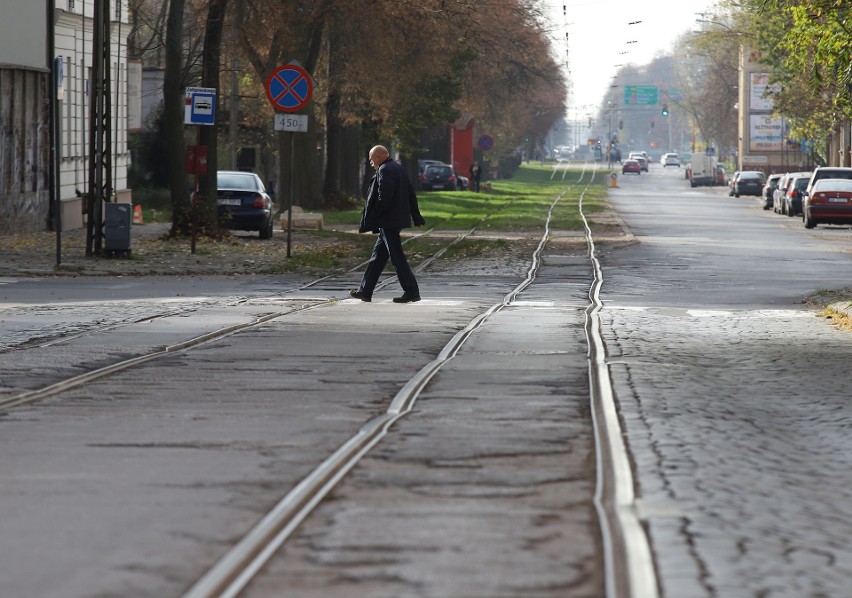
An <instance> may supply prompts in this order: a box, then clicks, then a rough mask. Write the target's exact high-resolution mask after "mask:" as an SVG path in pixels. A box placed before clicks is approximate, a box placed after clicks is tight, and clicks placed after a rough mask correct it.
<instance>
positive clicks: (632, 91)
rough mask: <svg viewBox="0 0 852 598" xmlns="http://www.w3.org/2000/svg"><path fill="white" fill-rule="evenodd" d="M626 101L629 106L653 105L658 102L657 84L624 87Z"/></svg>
mask: <svg viewBox="0 0 852 598" xmlns="http://www.w3.org/2000/svg"><path fill="white" fill-rule="evenodd" d="M624 103H625V104H626V105H628V106H653V105H654V104H656V103H657V86H656V85H627V86H625V87H624Z"/></svg>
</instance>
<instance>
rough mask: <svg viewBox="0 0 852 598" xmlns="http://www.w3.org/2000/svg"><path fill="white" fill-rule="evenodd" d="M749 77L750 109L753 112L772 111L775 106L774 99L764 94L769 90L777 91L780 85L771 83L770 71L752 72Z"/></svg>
mask: <svg viewBox="0 0 852 598" xmlns="http://www.w3.org/2000/svg"><path fill="white" fill-rule="evenodd" d="M749 78H750V85H749V101H748V105H749V110H751V111H752V112H756V111H757V112H771V111H772V109H773V107H774V106H773V102H772V99H771V98H765V97H763V96H764V94H765V93H766V91H767V90H769V91H775V90H777V89H778V86H777V85H770V84H769V73H751V74H750V75H749Z"/></svg>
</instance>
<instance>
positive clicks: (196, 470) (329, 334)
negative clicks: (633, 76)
mask: <svg viewBox="0 0 852 598" xmlns="http://www.w3.org/2000/svg"><path fill="white" fill-rule="evenodd" d="M610 197H611V201H612V202H613V204H614V205H615V206H616V208H617V209H618V211H619V213H620V215H621V217H622V218H623V220H624V221H625V222H626V223H627V224H628V225H629V227H630V228H631V230H632V232H633V233H634V234H635V236H636V239H637V242H635V243H632V244H630V245H629V246H626V247H621V248H617V247H616V246H607V245H602V246H601V247H600V248H599V250H600V252H601V253H602V257H601V260H602V262H603V271H604V286H603V291H602V298H603V300H604V302H605V309H604V310H603V311H602V312H601V317H602V321H603V323H604V330H603V333H604V337H605V340H606V343H607V349H608V354H609V364H610V368H611V372H612V379H613V384H614V387H615V391H616V394H617V397H616V398H617V400H618V405H619V408H620V416H621V420H622V425H623V429H624V433H625V438H626V440H627V443H628V448H629V450H630V455H631V459H632V463H633V465H634V469H635V475H636V485H637V488H636V494H637V499H638V500H637V504H636V508H637V509H638V512H639V514H640V516H641V518H642V520H643V521H644V522H645V523H646V525H647V529H648V530H649V534H650V540H651V548H652V550H653V553H654V557H655V559H656V566H657V573H658V575H659V583H660V588H661V590H662V595H664V596H668V597H678V598H681V597H691V596H713V597H715V596H719V597H728V596H737V597H739V596H773V597H774V596H791V597H792V596H796V597H800V596H823V595H824V596H843V595H846V589H847V588H848V587H849V586H850V581H852V564H850V560H852V554H850V551H849V549H848V548H847V544H848V542H847V538H848V537H849V535H850V532H852V529H850V527H852V525H850V523H849V522H850V521H852V512H850V510H852V509H850V507H849V505H850V504H852V501H850V500H849V499H850V496H849V495H850V493H852V490H850V488H852V484H850V483H849V482H850V479H849V478H850V474H849V471H850V467H849V465H850V463H849V460H850V459H849V455H850V454H852V452H851V451H850V450H849V449H850V441H849V439H848V427H849V422H850V421H852V418H850V415H852V414H850V408H849V406H848V396H849V395H850V392H849V389H848V379H849V366H848V364H849V363H850V356H852V342H850V336H849V333H843V332H840V331H837V330H835V329H834V328H832V327H831V325H830V324H829V323H828V322H827V321H825V320H821V319H819V318H817V317H816V316H815V311H814V310H813V309H812V308H810V307H808V306H806V305H804V304H803V303H802V299H803V298H804V297H805V296H807V295H809V294H811V293H812V292H814V291H817V290H820V289H829V288H834V287H843V286H849V281H850V280H852V276H850V274H852V265H850V264H852V260H850V256H852V253H850V251H852V231H850V229H849V228H848V227H844V228H834V229H830V228H827V227H819V228H817V229H816V230H814V231H806V230H805V229H804V228H803V227H801V224H800V222H799V221H798V220H795V219H788V218H786V217H782V216H778V215H774V214H772V213H771V212H763V211H762V210H761V209H760V207H759V204H758V202H757V201H755V200H753V199H751V198H739V199H734V198H729V197H727V195H725V194H724V192H723V191H722V190H719V189H690V188H689V185H688V183H687V182H686V181H685V180H684V179H683V174H682V170H680V169H672V168H670V169H668V170H664V169H662V168H661V167H659V166H658V165H652V167H651V172H650V173H648V174H647V175H646V174H643V175H641V176H639V177H632V176H628V177H619V188H618V189H613V190H612V191H611V193H610ZM542 261H543V263H542V267H541V270H540V272H539V275H538V277H537V279H536V281H535V282H534V284H533V285H531V286H530V287H529V288H528V289H526V290H525V291H524V292H523V293H522V294H521V295H520V296H519V297H518V301H517V302H516V303H515V304H514V305H512V306H511V307H507V308H506V309H504V310H502V311H500V312H498V313H497V314H496V315H495V316H494V317H492V318H491V319H489V320H488V322H487V323H486V324H485V325H483V326H482V327H481V328H480V329H478V330H477V332H476V333H475V334H474V335H472V336H471V338H470V339H469V341H468V342H467V343H465V345H463V346H462V348H461V350H460V351H459V352H458V354H457V355H455V356H454V357H453V358H452V359H450V360H449V361H448V362H447V364H446V365H445V366H444V367H443V368H442V369H441V370H440V372H439V373H438V374H437V375H436V376H435V377H434V378H433V379H432V381H431V382H430V384H429V385H428V386H427V387H426V388H425V389H424V391H423V393H422V395H421V396H420V397H419V398H418V402H417V404H416V406H415V409H414V411H412V413H410V414H409V415H408V416H406V417H405V418H403V419H401V420H400V421H398V422H397V423H396V424H395V425H394V426H393V428H392V430H391V433H390V434H389V435H388V436H387V437H386V438H385V439H384V440H383V441H382V443H381V444H380V445H379V446H378V447H377V448H376V449H375V450H374V451H373V452H372V453H370V454H369V455H368V456H367V457H366V458H364V459H363V460H362V461H361V462H359V463H358V465H357V466H356V467H355V469H353V471H352V473H351V475H350V476H349V477H348V478H347V479H346V480H344V481H343V482H342V483H341V484H340V485H339V486H337V487H336V488H335V490H334V491H333V493H332V495H331V496H330V497H329V498H328V499H326V500H325V501H324V502H323V503H321V504H320V506H319V508H318V509H317V510H316V511H315V512H314V514H313V515H312V516H311V517H309V518H308V519H307V520H306V521H305V522H304V524H303V525H302V526H301V527H300V528H299V530H298V531H297V533H296V534H295V535H294V536H293V538H292V539H291V540H290V541H289V542H288V543H287V544H286V545H285V546H284V548H283V550H282V551H280V552H279V553H278V554H276V555H275V556H274V557H273V558H272V560H271V561H270V562H269V564H268V565H267V567H266V568H265V569H264V571H263V572H262V573H261V575H260V576H259V577H258V578H257V579H256V580H255V581H254V582H252V584H251V585H250V586H249V587H248V589H247V590H246V592H245V593H244V595H245V596H250V597H257V598H266V597H271V596H276V597H278V596H299V597H303V596H322V597H324V598H325V597H329V596H347V597H348V596H353V595H359V596H370V597H378V596H436V597H437V596H441V597H445V596H507V597H508V596H540V597H544V596H548V597H549V596H560V597H561V596H571V597H572V598H573V597H589V598H593V597H599V596H602V595H603V594H604V589H603V583H604V582H603V567H602V560H601V553H602V547H601V532H600V529H599V527H598V523H597V520H596V517H595V510H594V508H593V507H592V495H593V493H594V486H595V481H594V478H595V471H594V467H595V461H594V457H595V449H594V438H593V433H592V424H591V420H590V412H589V396H588V393H589V388H588V376H587V360H586V346H585V340H584V336H583V323H584V315H583V310H584V308H585V307H586V306H587V305H588V302H589V300H588V297H587V291H588V287H589V283H590V280H591V273H590V268H589V262H588V259H587V257H586V256H585V255H584V252H583V248H582V247H579V246H578V245H577V244H566V245H559V244H552V245H550V246H548V247H547V248H546V250H545V253H544V255H543V260H542ZM525 274H526V272H525V270H524V269H523V267H522V265H520V264H510V265H507V264H500V265H496V264H475V265H472V266H471V267H469V268H467V269H466V270H464V271H461V270H453V269H435V270H427V272H425V273H423V275H421V277H420V285H421V290H422V294H423V296H424V300H423V301H421V302H420V303H416V304H411V305H396V304H393V303H391V302H390V298H391V297H392V296H393V295H394V294H398V290H395V287H390V288H388V289H385V290H383V291H380V292H379V293H377V295H376V297H374V301H373V303H369V304H367V303H361V302H359V301H355V300H351V299H346V291H347V289H349V288H351V287H352V286H353V285H354V284H355V282H356V279H357V275H352V277H351V279H350V280H344V281H328V282H327V283H324V284H321V285H317V286H316V287H312V288H310V289H306V290H303V291H298V292H294V291H293V289H295V288H296V287H298V286H299V284H300V283H301V282H304V281H301V280H299V279H298V277H294V276H290V277H251V278H246V279H242V278H239V277H162V278H160V277H146V278H143V279H140V278H134V277H130V276H125V277H119V278H106V277H101V278H55V279H53V278H50V279H39V280H32V279H21V278H7V279H0V298H2V301H0V319H2V330H3V333H2V335H0V341H2V342H0V398H3V397H4V396H10V395H13V394H15V393H18V392H22V391H25V390H29V389H33V388H38V387H40V386H44V385H45V384H49V383H51V382H55V381H57V380H60V379H62V378H64V377H66V376H68V375H72V374H74V373H78V372H79V371H81V370H83V369H86V368H91V367H92V366H94V365H101V364H106V363H110V362H112V361H116V360H118V359H122V358H126V357H130V356H133V355H135V354H139V353H141V352H144V351H150V350H155V349H159V348H162V347H165V346H169V345H172V344H175V343H177V342H180V341H182V340H186V339H188V338H193V337H197V336H200V335H203V334H206V333H208V332H211V331H214V330H217V329H221V328H224V327H227V326H233V325H235V324H240V323H246V322H249V321H252V320H254V319H256V318H263V317H269V316H270V315H273V314H280V317H276V318H274V319H270V320H268V321H266V322H265V323H264V324H262V325H260V326H257V327H254V328H251V329H248V330H245V331H242V332H238V333H236V334H233V335H230V336H227V337H225V338H224V339H222V340H220V341H216V342H213V343H209V344H205V345H202V346H200V347H198V348H196V349H193V350H192V351H187V352H176V353H174V354H171V355H168V356H165V357H163V358H161V359H158V360H155V361H151V362H148V363H146V364H144V365H142V366H139V367H135V368H132V369H129V370H125V371H123V372H121V373H120V374H116V375H114V376H111V377H107V378H104V379H102V380H99V381H97V382H95V383H93V384H91V385H87V386H85V387H82V388H77V389H73V390H69V391H66V392H64V393H62V394H59V395H56V396H54V397H51V398H48V399H44V400H42V401H38V402H36V403H33V404H30V405H26V406H22V407H15V408H13V409H9V410H7V411H6V412H4V413H3V414H2V415H0V428H2V434H0V450H2V454H3V459H2V460H0V479H2V480H3V483H2V485H0V508H2V510H3V512H5V513H9V514H11V515H10V516H8V517H3V518H0V550H2V553H3V554H4V559H2V560H0V580H2V587H3V591H2V593H3V595H4V596H12V597H18V596H21V597H24V596H39V597H42V598H52V597H57V598H59V597H62V598H67V597H69V596H71V597H78V596H79V597H83V596H85V597H89V596H92V597H94V596H97V597H99V598H102V597H107V596H122V597H126V596H133V597H137V596H139V597H149V596H150V597H163V596H179V595H181V593H182V592H183V591H185V590H186V589H187V588H188V587H189V586H190V584H191V583H192V582H193V581H194V580H196V579H197V578H198V577H199V576H200V575H201V574H202V573H203V572H204V571H205V570H206V569H207V568H208V567H210V566H211V564H212V563H213V562H215V560H216V559H217V558H219V556H221V555H222V554H223V552H224V551H225V550H227V548H228V547H229V546H231V545H232V544H233V543H234V542H236V541H237V540H238V539H239V538H240V537H241V536H242V535H243V534H244V533H245V532H246V531H247V530H248V529H249V528H250V527H251V526H252V525H253V524H254V523H255V522H256V521H257V520H258V519H259V518H260V517H261V516H262V515H263V514H264V513H265V512H266V511H267V510H268V509H269V508H271V507H272V506H273V505H274V504H276V502H277V501H278V500H280V498H281V497H282V496H283V495H284V494H285V493H286V492H287V491H289V490H290V489H291V488H292V487H293V486H294V485H295V484H296V483H298V482H299V480H301V479H302V478H303V477H304V476H305V475H306V474H307V473H308V472H310V471H311V470H312V468H314V467H315V466H316V465H317V464H318V463H319V462H320V461H321V460H322V459H324V458H325V457H326V456H327V455H328V454H330V453H331V452H332V451H333V450H334V449H335V448H336V447H338V446H339V445H340V444H341V443H342V442H343V441H345V440H346V439H347V438H348V437H350V436H351V435H352V434H353V433H354V432H355V431H357V430H358V429H359V427H360V426H361V425H362V424H363V423H364V422H365V421H366V420H368V419H369V418H371V417H374V416H375V415H376V414H378V413H381V412H383V410H384V409H386V408H387V406H388V403H389V402H390V400H391V399H392V397H393V396H394V394H395V393H396V392H397V391H398V390H399V388H400V386H401V385H403V384H404V383H405V382H406V381H407V380H408V379H409V378H410V376H412V375H413V374H414V373H415V372H417V371H418V370H419V369H420V368H422V367H423V366H424V365H425V364H427V363H428V362H430V360H432V359H434V357H435V355H436V354H438V352H439V351H440V350H441V348H442V347H444V346H445V345H446V343H447V342H448V341H449V340H450V338H452V337H453V335H455V334H456V333H457V332H458V331H459V330H460V329H461V328H463V327H464V326H465V325H467V324H468V323H469V322H470V321H471V320H472V319H473V318H476V317H477V316H478V315H479V314H482V313H483V312H484V311H485V310H487V309H488V308H489V307H491V306H493V305H495V304H497V303H500V302H501V301H502V300H503V298H504V296H505V294H506V293H508V292H509V291H511V290H512V289H513V288H514V287H515V286H516V285H517V284H518V282H519V281H520V280H521V279H522V278H523V276H524V275H525ZM327 298H339V299H341V301H339V302H336V303H331V304H326V305H323V306H317V307H316V308H315V309H309V310H304V311H299V309H300V308H301V307H304V306H310V305H315V304H318V300H320V299H327Z"/></svg>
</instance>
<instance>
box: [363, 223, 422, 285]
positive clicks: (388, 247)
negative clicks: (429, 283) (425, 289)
mask: <svg viewBox="0 0 852 598" xmlns="http://www.w3.org/2000/svg"><path fill="white" fill-rule="evenodd" d="M388 259H390V261H391V264H393V267H394V268H395V269H396V275H397V277H398V278H399V285H400V286H401V287H402V290H403V292H405V293H408V294H409V295H419V294H420V290H419V288H418V287H417V279H415V278H414V273H413V272H412V271H411V268H410V267H409V266H408V260H407V259H405V252H404V251H403V250H402V240H401V239H400V237H399V229H392V228H380V229H379V238H378V239H376V244H375V245H374V246H373V255H371V256H370V263H369V264H367V270H366V271H365V272H364V276H363V277H362V278H361V287H360V288H359V290H360V291H361V292H362V293H366V294H367V295H372V294H373V289H375V288H376V283H378V282H379V276H381V274H382V272H383V271H384V269H385V266H386V265H387V263H388Z"/></svg>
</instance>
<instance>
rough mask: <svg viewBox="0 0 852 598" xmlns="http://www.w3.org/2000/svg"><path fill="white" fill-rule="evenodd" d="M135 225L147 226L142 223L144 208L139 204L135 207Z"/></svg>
mask: <svg viewBox="0 0 852 598" xmlns="http://www.w3.org/2000/svg"><path fill="white" fill-rule="evenodd" d="M133 224H145V223H144V222H142V206H140V205H139V204H136V205H135V206H133Z"/></svg>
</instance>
